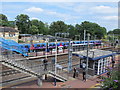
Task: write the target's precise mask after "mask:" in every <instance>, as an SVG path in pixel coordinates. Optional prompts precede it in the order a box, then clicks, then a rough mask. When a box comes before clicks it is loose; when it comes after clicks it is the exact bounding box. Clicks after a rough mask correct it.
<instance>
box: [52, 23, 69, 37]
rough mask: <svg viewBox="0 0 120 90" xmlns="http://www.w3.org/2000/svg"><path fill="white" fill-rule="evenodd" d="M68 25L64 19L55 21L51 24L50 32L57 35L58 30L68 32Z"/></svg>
mask: <svg viewBox="0 0 120 90" xmlns="http://www.w3.org/2000/svg"><path fill="white" fill-rule="evenodd" d="M66 31H67V25H66V24H65V23H64V22H63V21H57V22H53V23H51V25H50V34H51V35H55V33H56V32H61V33H62V32H66Z"/></svg>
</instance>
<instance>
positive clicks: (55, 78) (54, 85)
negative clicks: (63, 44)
mask: <svg viewBox="0 0 120 90" xmlns="http://www.w3.org/2000/svg"><path fill="white" fill-rule="evenodd" d="M57 34H58V33H55V45H56V48H55V49H56V52H55V73H54V86H56V74H57V67H56V64H57Z"/></svg>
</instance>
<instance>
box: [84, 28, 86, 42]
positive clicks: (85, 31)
mask: <svg viewBox="0 0 120 90" xmlns="http://www.w3.org/2000/svg"><path fill="white" fill-rule="evenodd" d="M85 37H86V30H84V44H85Z"/></svg>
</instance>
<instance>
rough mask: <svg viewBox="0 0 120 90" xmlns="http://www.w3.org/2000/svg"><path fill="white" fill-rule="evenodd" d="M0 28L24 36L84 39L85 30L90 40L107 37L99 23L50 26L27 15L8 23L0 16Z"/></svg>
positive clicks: (61, 23) (62, 23) (115, 31)
mask: <svg viewBox="0 0 120 90" xmlns="http://www.w3.org/2000/svg"><path fill="white" fill-rule="evenodd" d="M0 17H1V20H0V26H9V27H15V24H16V25H17V27H18V30H19V31H20V33H22V34H44V35H48V34H50V35H53V36H54V35H55V33H56V32H57V33H58V32H60V33H66V32H69V37H70V38H71V39H75V35H77V36H80V39H81V40H83V38H84V30H86V32H87V33H90V35H91V37H90V39H94V38H95V37H96V39H102V38H105V36H106V28H104V27H101V26H100V25H98V24H97V23H92V22H89V21H84V22H82V23H81V24H76V25H67V24H66V23H65V22H63V21H55V22H52V23H51V24H50V25H48V24H47V23H44V22H42V21H39V20H37V19H34V20H30V19H29V16H28V15H26V14H20V15H17V16H16V18H15V21H8V19H7V17H6V16H5V15H3V14H0ZM113 32H114V33H120V32H119V30H118V29H116V30H114V31H110V32H108V33H113ZM86 37H87V36H86Z"/></svg>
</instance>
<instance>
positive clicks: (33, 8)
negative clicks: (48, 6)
mask: <svg viewBox="0 0 120 90" xmlns="http://www.w3.org/2000/svg"><path fill="white" fill-rule="evenodd" d="M25 11H26V12H31V13H32V12H33V13H40V12H43V11H44V10H43V9H42V8H37V7H30V8H28V9H25Z"/></svg>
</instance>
